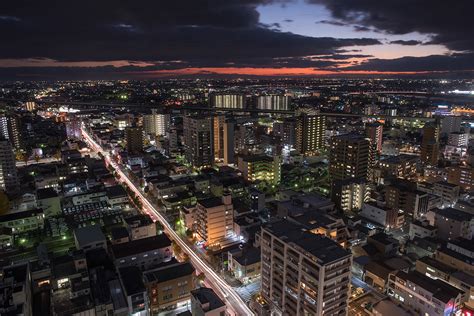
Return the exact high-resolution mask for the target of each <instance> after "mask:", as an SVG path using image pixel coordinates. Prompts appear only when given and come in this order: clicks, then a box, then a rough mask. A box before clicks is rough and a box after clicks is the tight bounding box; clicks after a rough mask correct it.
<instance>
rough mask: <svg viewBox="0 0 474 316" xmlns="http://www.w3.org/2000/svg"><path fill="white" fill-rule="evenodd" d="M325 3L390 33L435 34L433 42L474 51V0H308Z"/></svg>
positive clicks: (350, 19)
mask: <svg viewBox="0 0 474 316" xmlns="http://www.w3.org/2000/svg"><path fill="white" fill-rule="evenodd" d="M307 1H308V2H310V3H316V4H323V5H325V6H326V7H327V8H328V9H329V10H330V12H331V14H332V16H333V18H334V19H337V20H340V21H343V22H345V23H351V24H358V25H363V26H367V27H373V28H376V29H377V30H380V31H384V32H387V33H389V34H407V33H410V32H419V33H422V34H434V35H433V39H432V41H431V43H432V44H443V45H446V47H448V48H450V49H452V50H460V51H474V37H473V36H472V33H473V32H474V19H472V18H471V14H472V12H473V11H474V1H472V0H457V1H455V2H454V3H447V2H446V1H440V0H383V1H381V0H351V1H347V0H307Z"/></svg>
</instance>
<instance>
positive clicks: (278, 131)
mask: <svg viewBox="0 0 474 316" xmlns="http://www.w3.org/2000/svg"><path fill="white" fill-rule="evenodd" d="M295 127H296V120H295V119H294V118H292V117H290V118H285V119H284V120H283V121H279V122H274V123H273V134H274V135H275V136H278V137H280V139H281V143H282V144H283V145H287V146H295V144H296V128H295Z"/></svg>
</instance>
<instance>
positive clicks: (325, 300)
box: [260, 220, 352, 316]
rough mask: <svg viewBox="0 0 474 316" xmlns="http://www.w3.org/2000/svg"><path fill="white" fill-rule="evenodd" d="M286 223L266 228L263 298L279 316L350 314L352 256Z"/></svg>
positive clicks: (329, 241) (316, 235) (333, 242)
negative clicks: (348, 309) (348, 307)
mask: <svg viewBox="0 0 474 316" xmlns="http://www.w3.org/2000/svg"><path fill="white" fill-rule="evenodd" d="M301 228H302V227H301V226H300V225H297V224H293V223H291V222H289V221H287V220H282V221H279V222H275V223H273V224H270V225H268V226H265V227H262V231H261V236H260V245H261V260H262V276H261V280H262V281H261V282H262V285H261V296H262V297H263V298H264V299H265V301H266V302H267V303H268V304H269V305H270V308H271V311H272V312H273V313H275V314H277V315H295V316H299V315H338V314H343V315H345V314H347V306H348V299H349V297H348V292H349V287H350V280H351V263H352V255H351V253H350V251H347V250H345V249H343V248H342V247H341V246H340V245H339V244H338V243H336V242H335V241H333V240H331V239H329V238H327V237H323V236H322V235H319V234H313V233H311V232H309V231H304V230H302V229H301Z"/></svg>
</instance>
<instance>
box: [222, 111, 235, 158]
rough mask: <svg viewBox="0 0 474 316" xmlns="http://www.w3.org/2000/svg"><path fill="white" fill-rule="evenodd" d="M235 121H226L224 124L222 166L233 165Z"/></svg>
mask: <svg viewBox="0 0 474 316" xmlns="http://www.w3.org/2000/svg"><path fill="white" fill-rule="evenodd" d="M234 129H235V120H234V119H228V120H226V121H225V123H224V150H223V151H224V164H226V165H228V164H232V163H235V134H234Z"/></svg>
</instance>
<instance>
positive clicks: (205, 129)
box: [183, 116, 214, 168]
mask: <svg viewBox="0 0 474 316" xmlns="http://www.w3.org/2000/svg"><path fill="white" fill-rule="evenodd" d="M212 123H213V122H212V118H211V117H191V116H185V117H184V119H183V126H184V154H185V157H186V160H187V161H188V162H189V163H190V164H192V165H193V167H196V168H202V167H210V166H212V165H213V164H214V146H213V139H214V138H213V124H212Z"/></svg>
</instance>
